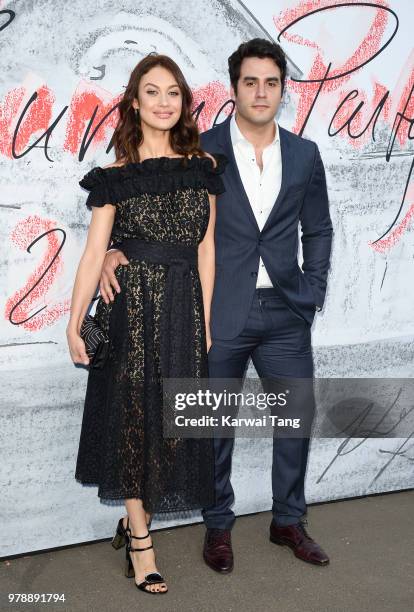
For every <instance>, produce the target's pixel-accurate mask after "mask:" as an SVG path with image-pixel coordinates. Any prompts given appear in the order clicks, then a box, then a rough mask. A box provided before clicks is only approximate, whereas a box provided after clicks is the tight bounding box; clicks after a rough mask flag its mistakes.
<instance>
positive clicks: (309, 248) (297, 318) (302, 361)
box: [100, 39, 332, 573]
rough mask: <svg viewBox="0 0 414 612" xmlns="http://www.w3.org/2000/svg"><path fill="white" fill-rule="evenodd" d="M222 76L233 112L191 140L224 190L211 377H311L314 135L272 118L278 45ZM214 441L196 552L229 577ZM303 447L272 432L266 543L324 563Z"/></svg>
mask: <svg viewBox="0 0 414 612" xmlns="http://www.w3.org/2000/svg"><path fill="white" fill-rule="evenodd" d="M229 73H230V81H231V87H232V96H233V97H234V101H235V109H236V112H235V114H234V115H233V116H232V117H230V118H227V119H226V120H225V121H224V122H223V123H221V124H220V125H218V126H216V127H214V128H213V129H211V130H208V131H207V132H205V133H204V134H202V136H201V142H202V147H203V148H204V149H205V150H206V151H207V152H209V153H215V152H220V153H223V154H224V155H226V156H227V158H228V159H229V163H228V165H227V167H226V170H225V173H224V175H223V180H224V185H225V188H226V191H225V193H223V194H221V195H219V196H217V208H216V215H217V216H216V231H215V244H216V275H215V285H214V295H213V300H212V305H211V319H210V326H211V337H212V346H211V348H210V350H209V353H208V359H209V376H210V377H211V378H213V379H214V378H227V379H228V378H231V379H242V378H243V374H244V372H245V369H246V365H247V362H248V360H249V358H250V357H251V358H252V360H253V364H254V366H255V368H256V371H257V373H258V375H259V376H260V378H265V379H277V378H278V377H284V378H285V377H295V378H298V379H300V378H306V379H311V378H312V376H313V360H312V351H311V331H310V330H311V325H312V321H313V318H314V315H315V310H320V309H321V308H322V306H323V302H324V298H325V292H326V279H327V274H328V269H329V258H330V251H331V240H332V224H331V219H330V216H329V205H328V195H327V189H326V180H325V172H324V167H323V164H322V160H321V157H320V154H319V150H318V147H317V145H316V144H315V143H314V142H312V141H310V140H305V139H303V138H300V137H299V136H296V135H295V134H293V133H292V132H289V131H287V130H286V129H284V128H281V127H280V126H279V125H278V124H277V122H276V120H275V116H276V113H277V110H278V107H279V105H280V101H281V98H282V94H283V90H284V86H285V78H286V58H285V55H284V52H283V50H282V49H281V47H280V46H279V45H277V44H275V43H271V42H269V41H267V40H264V39H253V40H250V41H249V42H247V43H243V44H242V45H240V47H239V48H238V49H237V51H235V52H234V53H233V54H232V55H231V57H230V58H229ZM299 222H300V225H301V230H302V236H301V240H302V249H303V266H302V270H301V269H300V267H299V266H298V261H297V255H298V226H299ZM119 263H125V260H124V259H123V256H122V253H120V252H119V251H114V252H113V253H112V254H107V256H106V260H105V265H104V269H103V273H102V279H101V284H100V288H101V293H102V295H103V297H104V299H106V300H107V299H108V298H109V297H110V296H111V295H112V292H111V288H110V285H112V286H113V287H116V280H115V277H114V274H113V271H114V269H115V268H116V266H117V265H119ZM313 409H314V406H313V403H312V402H310V403H309V410H313ZM214 445H215V487H216V502H215V504H214V505H213V506H211V507H208V508H204V510H203V518H204V522H205V524H206V527H207V530H206V537H205V542H204V552H203V556H204V559H205V561H206V563H207V564H208V565H209V566H210V567H211V568H212V569H214V570H216V571H218V572H221V573H227V572H230V571H231V570H232V569H233V565H234V563H233V551H232V546H231V529H232V527H233V525H234V521H235V515H234V513H233V511H232V510H231V505H232V504H233V502H234V493H233V489H232V485H231V482H230V472H231V457H232V451H233V445H234V439H233V438H215V440H214ZM308 446H309V438H308V437H304V438H293V437H291V438H279V439H277V440H274V444H273V466H272V489H273V506H272V513H273V519H272V522H271V525H270V539H271V541H272V542H275V543H277V544H284V545H288V546H289V547H291V548H292V549H293V551H294V554H295V555H296V556H297V557H298V558H300V559H302V560H304V561H307V562H310V563H314V564H318V565H326V564H328V563H329V558H328V556H327V554H326V553H325V552H324V551H323V550H322V548H321V547H320V546H319V545H318V544H317V543H316V542H315V541H314V540H313V539H312V538H311V537H310V536H309V535H308V533H307V531H306V529H305V527H304V521H302V520H301V517H302V516H303V515H304V514H306V502H305V497H304V480H305V471H306V464H307V457H308Z"/></svg>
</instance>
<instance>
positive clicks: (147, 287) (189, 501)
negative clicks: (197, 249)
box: [75, 259, 214, 513]
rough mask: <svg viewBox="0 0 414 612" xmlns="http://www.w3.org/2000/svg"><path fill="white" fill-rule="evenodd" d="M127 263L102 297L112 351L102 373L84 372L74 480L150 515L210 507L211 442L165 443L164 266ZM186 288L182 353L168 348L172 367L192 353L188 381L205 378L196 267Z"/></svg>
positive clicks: (101, 315)
mask: <svg viewBox="0 0 414 612" xmlns="http://www.w3.org/2000/svg"><path fill="white" fill-rule="evenodd" d="M129 261H130V263H129V264H128V265H127V266H119V267H118V268H117V269H116V272H115V275H116V277H117V280H118V282H119V284H120V287H121V293H120V294H116V295H115V300H114V302H110V303H109V304H105V302H104V301H103V299H102V298H100V299H99V301H98V304H97V308H96V313H95V316H96V319H97V321H98V322H99V324H100V325H101V327H102V328H103V329H104V330H105V331H106V332H107V333H108V334H109V336H110V338H111V342H112V350H111V354H110V358H109V360H108V361H107V363H106V365H105V367H104V369H102V370H95V369H90V371H89V376H88V383H87V390H86V397H85V406H84V413H83V420H82V428H81V434H80V443H79V451H78V457H77V464H76V472H75V478H76V480H77V481H79V482H81V483H83V484H94V485H96V486H97V487H98V496H99V497H100V498H102V499H126V498H139V499H142V500H143V505H144V508H145V510H146V511H147V512H150V513H160V512H177V511H184V510H195V509H200V508H203V507H206V506H208V505H210V504H212V503H213V502H214V452H213V441H212V440H211V439H191V438H180V439H177V438H164V437H163V414H162V404H163V397H162V377H161V359H160V356H161V354H162V353H163V351H162V349H163V345H162V343H163V342H165V341H166V338H164V337H163V334H162V320H163V312H162V309H163V304H164V297H165V290H166V282H167V276H168V266H165V265H162V264H157V263H151V262H146V261H133V260H131V259H130V260H129ZM189 290H190V296H191V301H190V307H191V317H190V324H189V325H188V326H187V329H186V330H185V331H186V334H185V335H186V336H187V338H188V340H189V341H190V342H189V345H188V346H187V347H186V351H187V352H186V355H180V354H179V352H180V351H182V350H183V348H182V347H183V343H182V338H181V337H180V338H177V339H176V340H177V342H176V343H175V342H174V341H173V342H171V338H170V339H169V342H170V349H169V350H170V351H172V355H171V359H172V362H174V361H175V362H176V363H180V359H181V358H187V359H188V354H189V353H190V355H191V363H192V364H193V376H194V377H196V378H197V377H200V378H206V377H207V376H208V361H207V354H206V339H205V322H204V310H203V300H202V291H201V283H200V279H199V276H198V272H197V270H194V269H191V272H190V274H189ZM181 331H182V326H181ZM171 333H172V334H174V328H172V332H171ZM172 340H174V337H173V338H172ZM174 347H178V348H177V350H178V353H177V354H174Z"/></svg>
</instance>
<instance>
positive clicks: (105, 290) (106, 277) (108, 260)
mask: <svg viewBox="0 0 414 612" xmlns="http://www.w3.org/2000/svg"><path fill="white" fill-rule="evenodd" d="M127 264H129V261H128V259H127V258H126V257H125V255H124V254H123V252H122V251H120V250H119V249H113V250H112V251H110V252H109V253H107V254H106V255H105V259H104V262H103V266H102V272H101V279H100V281H99V291H100V292H101V296H102V298H103V300H104V302H105V304H109V301H111V302H113V301H114V294H113V290H115V291H116V292H117V293H121V287H120V286H119V283H118V281H117V280H116V277H115V270H116V269H117V267H118V266H119V265H122V266H126V265H127Z"/></svg>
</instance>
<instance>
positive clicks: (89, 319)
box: [80, 315, 110, 369]
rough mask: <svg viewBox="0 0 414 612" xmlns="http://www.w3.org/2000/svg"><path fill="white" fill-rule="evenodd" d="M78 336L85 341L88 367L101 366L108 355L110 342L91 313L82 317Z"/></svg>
mask: <svg viewBox="0 0 414 612" xmlns="http://www.w3.org/2000/svg"><path fill="white" fill-rule="evenodd" d="M80 337H81V338H82V340H83V341H84V343H85V350H86V354H87V355H88V357H89V365H90V367H92V368H99V369H101V368H103V367H104V365H105V363H106V360H107V359H108V356H109V347H110V342H109V338H108V336H107V335H106V334H105V332H104V331H103V330H102V329H101V328H100V327H99V325H98V324H97V323H96V321H95V318H94V317H93V316H92V315H86V317H85V318H84V320H83V322H82V325H81V328H80Z"/></svg>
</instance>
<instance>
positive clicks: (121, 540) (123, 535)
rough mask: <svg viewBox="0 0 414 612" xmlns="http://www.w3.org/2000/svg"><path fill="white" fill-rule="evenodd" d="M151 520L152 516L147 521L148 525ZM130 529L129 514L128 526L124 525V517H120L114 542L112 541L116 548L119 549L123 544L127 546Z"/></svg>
mask: <svg viewBox="0 0 414 612" xmlns="http://www.w3.org/2000/svg"><path fill="white" fill-rule="evenodd" d="M151 521H152V517H151V518H150V520H149V523H147V527H149V526H150V525H151ZM130 531H131V530H130V528H129V516H128V515H127V526H126V527H124V517H122V518H120V519H119V521H118V525H117V526H116V532H115V535H114V537H113V538H112V542H111V544H112V546H113V547H114V548H115V549H116V550H118V549H119V548H122V547H123V546H125V544H127V542H128V533H129V532H130ZM145 537H146V536H145Z"/></svg>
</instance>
